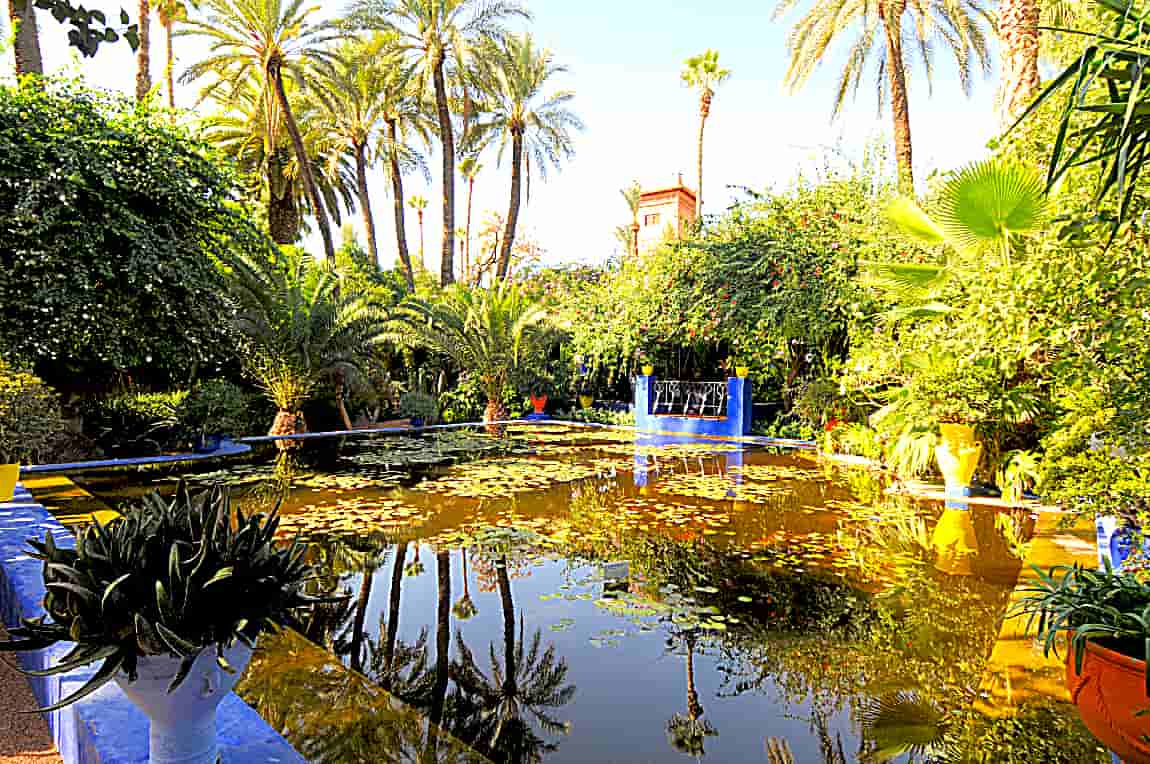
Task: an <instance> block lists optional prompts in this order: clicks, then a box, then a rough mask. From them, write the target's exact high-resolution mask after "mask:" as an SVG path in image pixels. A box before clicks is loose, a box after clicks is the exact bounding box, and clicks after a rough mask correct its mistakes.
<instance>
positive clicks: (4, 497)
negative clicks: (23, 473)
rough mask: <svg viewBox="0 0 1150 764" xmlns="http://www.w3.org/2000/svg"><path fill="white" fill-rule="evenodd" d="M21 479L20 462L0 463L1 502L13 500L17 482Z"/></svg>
mask: <svg viewBox="0 0 1150 764" xmlns="http://www.w3.org/2000/svg"><path fill="white" fill-rule="evenodd" d="M19 479H20V465H19V464H0V504H3V503H4V502H6V501H12V497H14V496H15V495H16V482H17V481H18V480H19Z"/></svg>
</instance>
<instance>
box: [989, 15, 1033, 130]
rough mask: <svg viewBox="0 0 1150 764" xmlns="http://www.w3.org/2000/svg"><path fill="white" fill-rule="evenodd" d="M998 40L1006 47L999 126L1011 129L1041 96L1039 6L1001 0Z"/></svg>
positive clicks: (1003, 58) (1003, 47)
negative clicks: (1036, 98) (1017, 119)
mask: <svg viewBox="0 0 1150 764" xmlns="http://www.w3.org/2000/svg"><path fill="white" fill-rule="evenodd" d="M998 39H999V42H1000V43H1001V45H1002V54H1001V56H1002V85H1001V88H1000V92H999V125H1000V126H1001V127H1003V128H1007V127H1010V125H1011V124H1012V123H1013V122H1014V119H1015V118H1016V117H1018V115H1019V114H1021V113H1022V111H1023V109H1025V108H1026V107H1027V105H1029V103H1030V102H1031V101H1032V100H1033V99H1034V96H1035V94H1036V93H1037V92H1038V86H1039V82H1040V80H1039V77H1038V3H1037V1H1036V0H1001V2H1000V3H999V4H998Z"/></svg>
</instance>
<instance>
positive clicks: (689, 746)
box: [667, 629, 719, 759]
mask: <svg viewBox="0 0 1150 764" xmlns="http://www.w3.org/2000/svg"><path fill="white" fill-rule="evenodd" d="M681 636H682V637H683V641H684V643H685V644H686V647H687V713H686V715H684V714H675V715H674V716H672V717H671V718H670V719H669V720H668V721H667V739H668V741H669V742H670V743H671V747H673V748H674V749H675V750H676V751H679V752H680V753H685V754H687V755H688V756H694V757H695V758H696V759H699V758H702V757H703V756H704V755H705V754H706V751H705V750H704V749H703V747H704V745H705V744H706V741H707V738H709V737H714V736H716V735H718V734H719V731H718V730H717V729H715V728H714V727H712V726H711V723H710V722H709V721H707V720H706V719H704V718H703V704H702V703H700V702H699V692H698V690H697V689H696V688H695V645H696V643H697V640H698V634H697V633H696V631H695V630H694V629H690V630H688V631H685V632H683V633H682V634H681Z"/></svg>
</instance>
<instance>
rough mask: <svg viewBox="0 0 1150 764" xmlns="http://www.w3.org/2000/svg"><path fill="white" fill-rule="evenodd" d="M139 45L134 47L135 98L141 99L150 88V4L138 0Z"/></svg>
mask: <svg viewBox="0 0 1150 764" xmlns="http://www.w3.org/2000/svg"><path fill="white" fill-rule="evenodd" d="M136 12H137V14H138V15H139V18H138V19H137V21H136V23H137V24H138V25H139V30H140V47H139V48H137V49H136V100H137V101H143V100H145V99H146V98H147V97H148V91H150V90H151V89H152V4H151V2H150V0H140V2H139V4H138V5H137V11H136Z"/></svg>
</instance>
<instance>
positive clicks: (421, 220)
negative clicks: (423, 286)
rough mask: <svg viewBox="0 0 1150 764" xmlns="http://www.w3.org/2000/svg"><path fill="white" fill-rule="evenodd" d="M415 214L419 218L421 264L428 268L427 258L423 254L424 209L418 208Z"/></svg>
mask: <svg viewBox="0 0 1150 764" xmlns="http://www.w3.org/2000/svg"><path fill="white" fill-rule="evenodd" d="M415 214H416V217H417V218H419V264H420V265H422V266H423V267H424V268H426V267H427V258H426V257H425V256H424V254H423V210H416V211H415Z"/></svg>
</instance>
